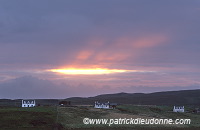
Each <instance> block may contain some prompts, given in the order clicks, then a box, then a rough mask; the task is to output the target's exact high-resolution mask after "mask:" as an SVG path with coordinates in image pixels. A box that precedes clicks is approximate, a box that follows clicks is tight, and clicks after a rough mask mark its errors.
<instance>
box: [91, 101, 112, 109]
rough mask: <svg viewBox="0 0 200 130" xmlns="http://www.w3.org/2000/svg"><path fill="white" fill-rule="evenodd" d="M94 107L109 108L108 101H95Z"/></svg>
mask: <svg viewBox="0 0 200 130" xmlns="http://www.w3.org/2000/svg"><path fill="white" fill-rule="evenodd" d="M94 108H103V109H109V108H110V103H109V102H107V103H99V102H95V103H94Z"/></svg>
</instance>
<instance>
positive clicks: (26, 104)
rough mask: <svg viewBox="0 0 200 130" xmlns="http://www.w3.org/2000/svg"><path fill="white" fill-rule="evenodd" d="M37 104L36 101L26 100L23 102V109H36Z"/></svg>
mask: <svg viewBox="0 0 200 130" xmlns="http://www.w3.org/2000/svg"><path fill="white" fill-rule="evenodd" d="M35 105H36V103H35V100H32V99H26V100H22V107H35Z"/></svg>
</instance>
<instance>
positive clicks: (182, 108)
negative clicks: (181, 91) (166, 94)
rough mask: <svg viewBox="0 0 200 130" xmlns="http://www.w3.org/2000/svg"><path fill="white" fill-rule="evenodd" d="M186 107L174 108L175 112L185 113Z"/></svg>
mask: <svg viewBox="0 0 200 130" xmlns="http://www.w3.org/2000/svg"><path fill="white" fill-rule="evenodd" d="M184 111H185V110H184V106H174V109H173V112H184Z"/></svg>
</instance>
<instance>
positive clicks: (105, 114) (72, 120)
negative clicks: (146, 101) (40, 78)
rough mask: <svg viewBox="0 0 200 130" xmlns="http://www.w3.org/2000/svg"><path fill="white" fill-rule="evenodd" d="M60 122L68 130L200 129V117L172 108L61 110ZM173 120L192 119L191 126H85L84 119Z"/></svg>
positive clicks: (130, 106) (126, 107)
mask: <svg viewBox="0 0 200 130" xmlns="http://www.w3.org/2000/svg"><path fill="white" fill-rule="evenodd" d="M58 111H59V122H60V123H61V124H62V125H63V126H64V128H66V129H75V130H76V129H81V130H82V129H96V130H102V129H110V130H124V129H125V130H126V129H127V130H129V129H130V130H132V129H133V130H160V129H163V130H197V129H200V115H198V114H193V113H173V112H171V111H172V107H171V106H134V105H121V106H118V107H117V109H114V110H112V109H111V110H105V109H94V108H90V107H85V108H82V107H74V108H71V107H68V108H67V107H66V108H64V107H63V108H59V110H58ZM124 116H125V117H126V118H130V117H133V118H139V117H142V118H171V119H178V118H184V119H191V120H192V122H191V123H192V124H191V125H111V126H110V127H109V126H108V125H84V124H83V118H86V117H87V118H90V119H100V118H107V119H109V118H120V117H121V118H124Z"/></svg>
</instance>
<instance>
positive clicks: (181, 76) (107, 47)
mask: <svg viewBox="0 0 200 130" xmlns="http://www.w3.org/2000/svg"><path fill="white" fill-rule="evenodd" d="M199 23H200V1H199V0H192V1H190V0H168V1H164V0H151V1H149V0H109V1H108V0H84V1H83V0H17V1H16V0H9V1H8V0H1V1H0V98H66V97H72V96H84V97H89V96H95V95H98V94H105V93H118V92H129V93H136V92H140V93H149V92H156V91H171V90H183V89H200V78H199V77H200V68H199V66H200V60H199V56H200V37H199V36H200V25H199ZM53 70H54V71H53ZM55 70H56V71H55ZM58 70H59V71H58ZM69 70H70V72H68V71H69ZM66 71H67V72H66ZM80 71H81V72H80ZM97 71H98V72H97ZM64 72H65V73H64ZM72 72H73V73H72Z"/></svg>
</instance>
